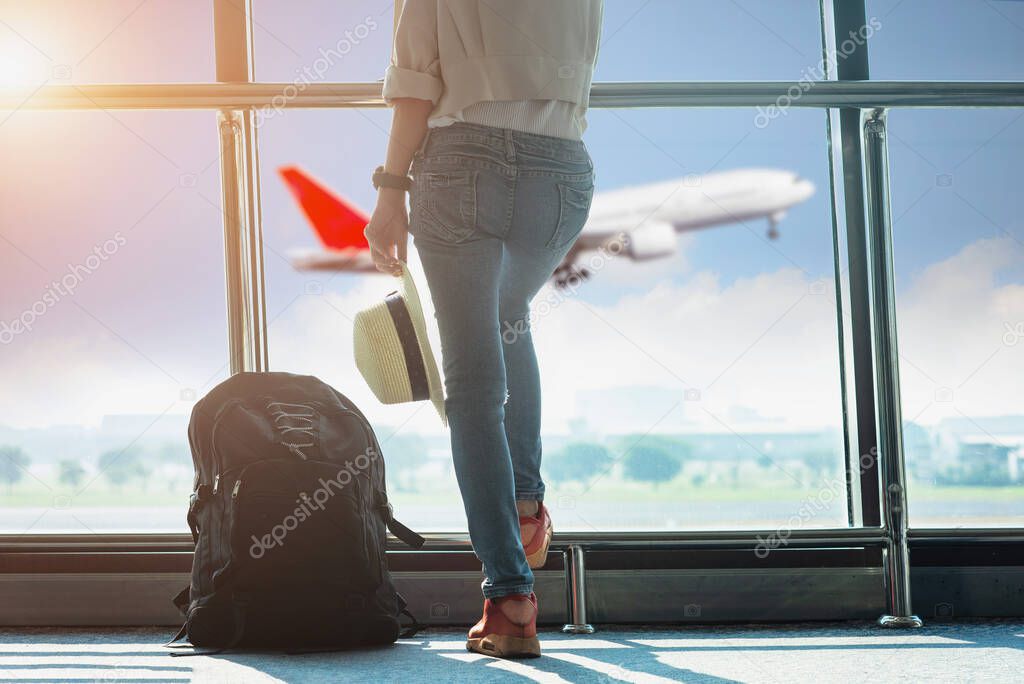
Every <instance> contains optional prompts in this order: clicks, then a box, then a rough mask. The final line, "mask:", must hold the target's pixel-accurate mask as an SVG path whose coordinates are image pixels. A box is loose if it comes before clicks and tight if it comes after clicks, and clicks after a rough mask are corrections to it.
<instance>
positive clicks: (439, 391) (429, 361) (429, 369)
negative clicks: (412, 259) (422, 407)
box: [400, 263, 448, 425]
mask: <svg viewBox="0 0 1024 684" xmlns="http://www.w3.org/2000/svg"><path fill="white" fill-rule="evenodd" d="M401 277H402V285H401V288H400V290H401V294H402V299H404V300H405V306H406V308H407V309H408V310H409V319H410V320H411V321H412V327H413V330H415V331H416V343H417V344H418V345H419V348H420V355H421V356H422V357H423V368H424V370H425V372H426V374H427V387H428V388H429V390H430V403H432V404H433V405H434V408H435V409H437V414H438V415H439V416H440V417H441V422H442V423H443V424H445V425H447V424H448V417H447V415H446V414H445V410H444V383H443V382H442V381H441V374H440V372H439V371H438V368H437V359H436V357H435V356H434V350H433V349H432V348H431V346H430V340H429V339H428V338H427V321H426V319H425V318H424V316H423V305H422V304H421V303H420V295H419V291H418V290H417V289H416V281H414V280H413V278H412V273H410V271H409V265H408V264H406V263H402V276H401Z"/></svg>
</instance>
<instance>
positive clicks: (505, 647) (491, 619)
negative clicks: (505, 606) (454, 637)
mask: <svg viewBox="0 0 1024 684" xmlns="http://www.w3.org/2000/svg"><path fill="white" fill-rule="evenodd" d="M506 601H528V602H529V603H530V604H531V605H532V606H533V615H532V616H531V617H530V621H529V622H527V623H526V624H523V625H518V624H516V623H514V622H512V621H511V620H509V619H508V617H506V616H505V613H503V612H502V611H501V604H502V603H504V602H506ZM466 650H467V651H475V652H477V653H483V654H484V655H489V656H494V657H495V658H537V657H539V656H540V641H538V639H537V595H536V594H530V595H529V596H526V595H525V594H511V595H509V596H502V597H501V598H497V599H494V600H493V601H492V600H491V599H484V616H483V617H482V618H480V622H478V623H476V624H475V625H473V629H471V630H469V638H468V639H467V640H466Z"/></svg>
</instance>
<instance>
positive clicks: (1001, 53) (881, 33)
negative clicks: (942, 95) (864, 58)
mask: <svg viewBox="0 0 1024 684" xmlns="http://www.w3.org/2000/svg"><path fill="white" fill-rule="evenodd" d="M867 13H868V16H869V17H874V18H877V19H878V22H879V25H880V28H879V30H878V31H876V32H875V34H874V35H873V36H872V38H871V45H870V47H869V54H870V59H871V77H872V78H879V79H907V80H941V81H958V80H959V81H973V80H980V81H986V80H992V81H1004V80H1005V81H1018V80H1020V78H1021V74H1022V73H1024V3H1021V2H1007V1H1006V0H867Z"/></svg>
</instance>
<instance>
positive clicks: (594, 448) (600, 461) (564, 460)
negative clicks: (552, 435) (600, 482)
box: [544, 442, 612, 483]
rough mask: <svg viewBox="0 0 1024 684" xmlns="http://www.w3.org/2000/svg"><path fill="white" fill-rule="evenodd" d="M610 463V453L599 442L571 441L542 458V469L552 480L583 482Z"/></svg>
mask: <svg viewBox="0 0 1024 684" xmlns="http://www.w3.org/2000/svg"><path fill="white" fill-rule="evenodd" d="M611 464H612V455H611V452H609V451H608V449H606V448H605V447H604V446H603V445H601V444H593V443H590V442H573V443H571V444H567V445H566V446H565V447H564V448H563V449H562V450H561V451H556V452H555V453H553V454H551V455H550V456H548V457H547V458H545V459H544V471H545V473H546V474H547V475H548V477H550V478H551V481H552V482H556V483H558V482H585V481H587V480H589V479H590V478H591V477H593V476H595V475H597V474H598V473H600V472H602V471H604V470H606V469H607V468H608V467H609V466H611Z"/></svg>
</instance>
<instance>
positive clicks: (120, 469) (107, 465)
mask: <svg viewBox="0 0 1024 684" xmlns="http://www.w3.org/2000/svg"><path fill="white" fill-rule="evenodd" d="M98 465H99V470H100V472H101V473H103V476H104V477H105V478H107V481H108V482H110V484H112V485H114V486H115V487H117V488H118V489H120V488H121V487H122V486H124V484H125V483H127V482H130V481H131V480H142V481H145V479H146V476H147V475H148V474H149V470H148V469H147V468H146V466H145V465H144V464H143V462H142V454H141V452H140V451H139V449H137V448H136V447H133V446H129V447H125V448H124V449H111V450H110V451H104V452H103V453H102V454H100V459H99V464H98Z"/></svg>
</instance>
